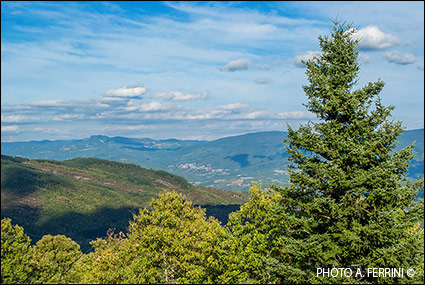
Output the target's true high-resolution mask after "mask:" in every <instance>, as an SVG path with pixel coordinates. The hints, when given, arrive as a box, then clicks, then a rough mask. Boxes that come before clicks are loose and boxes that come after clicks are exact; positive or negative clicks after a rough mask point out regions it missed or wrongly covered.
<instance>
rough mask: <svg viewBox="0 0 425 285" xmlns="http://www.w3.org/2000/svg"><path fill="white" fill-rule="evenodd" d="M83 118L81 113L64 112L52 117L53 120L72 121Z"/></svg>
mask: <svg viewBox="0 0 425 285" xmlns="http://www.w3.org/2000/svg"><path fill="white" fill-rule="evenodd" d="M81 119H84V115H83V114H64V115H59V116H55V117H53V121H72V120H81Z"/></svg>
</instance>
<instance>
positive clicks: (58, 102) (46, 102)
mask: <svg viewBox="0 0 425 285" xmlns="http://www.w3.org/2000/svg"><path fill="white" fill-rule="evenodd" d="M29 105H31V106H37V107H58V106H67V105H69V102H65V101H61V100H43V101H36V102H32V103H30V104H29Z"/></svg>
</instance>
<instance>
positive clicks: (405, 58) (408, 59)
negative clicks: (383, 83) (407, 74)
mask: <svg viewBox="0 0 425 285" xmlns="http://www.w3.org/2000/svg"><path fill="white" fill-rule="evenodd" d="M385 58H386V59H387V60H388V61H389V62H392V63H396V64H402V65H404V64H411V63H414V62H415V61H416V58H415V56H414V55H413V54H411V53H402V52H398V51H392V52H387V53H386V54H385Z"/></svg>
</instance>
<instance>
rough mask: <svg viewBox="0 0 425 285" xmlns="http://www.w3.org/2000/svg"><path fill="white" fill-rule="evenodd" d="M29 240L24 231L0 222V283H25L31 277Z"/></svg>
mask: <svg viewBox="0 0 425 285" xmlns="http://www.w3.org/2000/svg"><path fill="white" fill-rule="evenodd" d="M30 242H31V240H30V238H29V237H28V236H27V235H26V234H25V233H24V229H23V228H22V227H20V226H18V225H12V224H11V220H10V219H2V220H1V283H26V282H28V280H29V278H30V277H31V269H30V266H29V265H30V258H29V252H30Z"/></svg>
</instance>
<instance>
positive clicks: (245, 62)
mask: <svg viewBox="0 0 425 285" xmlns="http://www.w3.org/2000/svg"><path fill="white" fill-rule="evenodd" d="M250 66H251V61H250V60H249V59H247V58H240V59H236V60H232V61H231V62H229V63H228V64H226V65H224V66H221V67H219V68H218V69H219V70H220V71H229V72H233V71H238V70H247V69H249V67H250Z"/></svg>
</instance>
